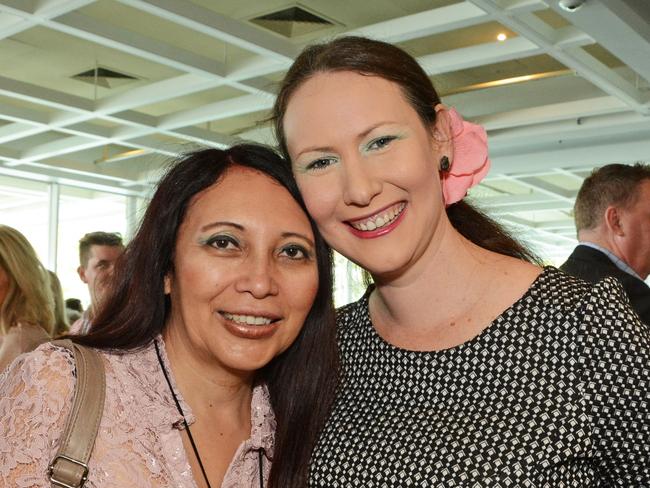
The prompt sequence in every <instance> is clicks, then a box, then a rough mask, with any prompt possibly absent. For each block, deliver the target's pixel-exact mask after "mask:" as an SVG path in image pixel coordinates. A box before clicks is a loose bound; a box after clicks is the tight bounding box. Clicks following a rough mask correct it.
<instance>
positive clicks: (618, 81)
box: [470, 0, 650, 113]
mask: <svg viewBox="0 0 650 488" xmlns="http://www.w3.org/2000/svg"><path fill="white" fill-rule="evenodd" d="M470 1H471V2H472V3H473V4H475V5H476V6H478V7H480V8H481V9H483V10H485V11H486V12H487V13H489V14H490V15H491V16H492V17H493V18H494V19H495V20H497V21H498V22H500V23H501V24H503V25H504V26H506V27H508V28H509V29H512V30H514V31H515V32H517V33H518V34H519V35H522V36H525V37H526V38H528V39H530V40H531V41H532V42H534V43H535V44H537V45H538V46H539V47H541V48H542V49H544V52H546V53H547V54H548V55H550V56H552V57H554V58H555V59H557V60H558V61H560V62H561V63H562V64H564V65H565V66H567V67H569V68H571V69H574V70H575V71H576V72H577V73H578V74H579V75H580V76H583V77H584V78H585V79H587V80H588V81H590V82H591V83H593V84H594V85H596V86H597V87H599V88H600V89H601V90H603V91H605V92H606V93H608V94H610V95H613V96H615V97H617V98H620V99H621V100H622V101H623V102H625V103H626V104H627V105H629V106H630V107H631V108H632V109H634V110H636V111H638V112H641V113H648V112H649V110H650V109H649V107H648V106H647V105H646V104H645V99H644V98H645V97H644V96H643V94H642V93H641V92H640V91H639V90H638V89H637V88H635V87H634V86H633V85H631V84H630V83H629V82H628V81H627V80H625V79H623V78H622V77H621V76H619V75H617V74H616V73H614V72H613V71H611V70H610V69H608V68H607V67H606V66H605V65H603V64H602V63H601V62H600V61H598V60H597V59H596V58H594V57H593V56H591V55H589V54H587V53H586V52H585V51H583V50H581V49H579V48H571V49H567V50H564V49H563V48H562V47H561V46H559V45H557V40H556V39H554V34H553V33H554V31H553V30H552V29H551V28H550V27H549V26H548V25H547V24H545V23H544V22H543V21H542V20H540V18H539V17H537V16H535V15H534V14H530V13H524V14H521V15H520V16H515V15H510V14H508V13H507V12H506V11H505V10H504V9H502V8H501V7H500V6H499V5H498V4H497V3H496V2H495V0H470Z"/></svg>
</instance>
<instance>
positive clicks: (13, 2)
mask: <svg viewBox="0 0 650 488" xmlns="http://www.w3.org/2000/svg"><path fill="white" fill-rule="evenodd" d="M95 1H96V0H41V1H39V2H30V3H31V4H32V5H34V4H36V9H33V10H32V11H31V12H29V13H30V14H31V15H29V16H28V17H27V18H25V16H24V15H23V13H24V12H25V11H24V10H23V9H24V7H25V6H26V5H28V3H27V2H25V1H24V0H22V1H20V0H4V1H3V3H4V4H5V5H6V6H7V7H11V9H12V10H13V12H14V13H6V12H5V13H3V14H0V39H6V38H7V37H11V36H15V35H16V34H19V33H20V32H23V31H25V30H27V29H31V28H32V27H34V26H35V25H38V24H39V23H42V22H44V21H46V20H51V19H53V18H56V17H58V16H59V15H63V14H66V13H68V12H72V11H74V10H77V9H79V8H81V7H85V6H86V5H89V4H91V3H94V2H95Z"/></svg>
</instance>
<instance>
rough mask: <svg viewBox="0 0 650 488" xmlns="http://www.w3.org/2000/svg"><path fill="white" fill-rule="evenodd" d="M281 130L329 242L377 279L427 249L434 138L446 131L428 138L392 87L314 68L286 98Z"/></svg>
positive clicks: (437, 196) (437, 193) (434, 204)
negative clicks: (314, 71) (313, 72)
mask: <svg viewBox="0 0 650 488" xmlns="http://www.w3.org/2000/svg"><path fill="white" fill-rule="evenodd" d="M435 130H436V131H438V130H442V131H444V130H446V129H444V128H440V129H439V128H436V129H435ZM284 134H285V136H286V140H287V147H288V150H289V154H290V157H291V160H292V166H293V170H294V174H295V176H296V180H297V182H298V186H299V187H300V191H301V193H302V195H303V198H304V200H305V203H306V205H307V208H308V210H309V212H310V214H311V215H312V217H313V218H314V220H315V221H316V223H317V224H318V227H319V229H320V231H321V232H322V234H323V236H324V237H325V239H326V240H327V241H328V243H329V244H330V245H331V246H332V247H333V248H334V249H336V250H337V251H339V252H340V253H342V254H343V255H345V256H346V257H348V258H350V259H351V260H353V261H355V262H357V263H358V264H360V265H361V266H363V267H364V268H366V269H367V270H368V271H370V273H372V274H373V275H374V276H375V277H381V276H382V275H395V274H398V275H399V274H401V273H403V272H404V271H406V270H407V269H408V268H409V267H410V266H411V265H412V264H413V263H415V262H417V261H418V259H419V258H420V257H421V256H422V255H423V254H424V253H425V252H426V251H427V250H428V249H431V248H432V247H433V246H435V244H434V235H435V233H436V230H437V229H438V228H439V226H440V225H442V222H443V219H441V215H443V214H444V205H443V204H442V196H441V188H440V181H439V177H438V165H439V161H440V157H441V156H442V155H443V154H450V152H449V150H450V148H449V147H448V146H446V145H445V144H444V143H442V144H438V143H437V142H436V141H437V140H448V139H449V137H448V134H446V133H445V134H440V137H436V140H434V138H433V137H432V134H433V132H432V130H431V129H430V128H428V127H425V125H424V124H423V123H422V121H421V119H420V118H419V116H418V114H417V112H416V111H415V110H414V109H413V108H412V107H411V105H410V104H409V103H408V102H407V101H406V99H405V98H404V96H403V94H402V91H401V90H400V88H399V86H398V85H396V84H395V83H392V82H390V81H387V80H384V79H382V78H379V77H374V76H363V75H359V74H357V73H353V72H329V73H319V74H317V75H315V76H313V77H312V78H310V79H309V80H308V81H306V82H305V83H303V84H302V85H301V86H300V87H299V88H298V89H297V90H296V91H295V92H294V94H293V95H292V97H291V99H290V100H289V103H288V106H287V110H286V114H285V117H284ZM445 151H447V152H445Z"/></svg>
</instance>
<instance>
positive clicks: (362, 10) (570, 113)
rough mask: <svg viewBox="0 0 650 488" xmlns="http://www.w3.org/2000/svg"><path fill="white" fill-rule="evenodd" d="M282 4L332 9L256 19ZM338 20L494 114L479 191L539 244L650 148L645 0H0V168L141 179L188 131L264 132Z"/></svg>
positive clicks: (60, 177) (481, 112) (39, 174)
mask: <svg viewBox="0 0 650 488" xmlns="http://www.w3.org/2000/svg"><path fill="white" fill-rule="evenodd" d="M292 7H300V8H301V9H302V10H303V11H306V12H308V13H310V14H313V15H316V16H319V17H321V18H322V19H324V20H326V21H328V22H329V24H316V23H310V22H301V21H294V22H291V21H289V20H287V21H278V20H270V21H266V22H264V21H255V22H253V19H255V18H258V17H260V16H264V15H267V14H273V13H274V12H278V11H282V10H284V9H288V8H292ZM273 29H275V31H274V30H273ZM278 32H280V33H278ZM281 33H282V34H281ZM343 33H353V34H360V35H366V36H370V37H374V38H378V39H382V40H386V41H389V42H393V43H397V44H399V45H401V46H402V47H404V48H405V49H407V50H408V51H409V52H411V53H412V54H413V55H415V56H416V57H417V58H418V60H419V61H420V63H421V64H422V66H423V67H424V68H425V70H426V71H427V72H428V73H429V74H430V76H431V77H432V79H433V81H434V83H435V84H436V86H437V87H438V88H439V91H440V92H441V94H442V95H443V101H444V102H445V103H447V104H448V105H453V106H455V107H457V109H458V110H459V111H460V112H461V113H462V114H463V115H464V116H465V117H466V118H468V119H470V120H473V121H476V122H479V123H481V124H483V125H484V126H485V127H486V128H487V130H488V134H489V138H490V154H491V158H492V162H493V168H492V171H491V173H490V175H489V177H488V178H487V179H486V181H485V182H484V183H483V184H482V185H480V186H479V187H478V188H477V189H475V191H473V193H472V197H473V198H475V200H476V201H477V202H479V204H480V205H481V206H482V207H483V208H484V209H485V210H487V211H489V212H491V213H493V214H494V215H495V216H497V217H498V218H499V219H501V220H502V221H504V222H508V223H510V224H512V225H513V226H514V228H515V229H516V231H517V233H518V234H520V235H521V236H522V237H524V238H525V239H527V240H528V241H529V242H531V243H532V244H533V246H534V247H535V248H536V249H537V250H538V251H539V252H540V253H541V254H543V255H544V256H545V257H547V258H548V259H549V260H558V259H561V258H562V257H564V256H565V255H566V254H567V252H568V251H569V250H570V249H571V248H572V247H573V245H574V243H575V241H574V229H573V220H572V218H571V214H570V212H571V208H572V205H573V199H574V197H575V194H576V191H577V189H578V188H579V186H580V184H581V181H582V179H583V178H584V177H585V175H587V174H588V173H589V171H590V170H591V168H593V167H595V166H600V165H602V164H606V163H610V162H634V161H637V160H646V161H647V160H650V1H649V0H586V1H585V2H584V5H583V6H582V7H581V8H580V9H579V10H577V11H575V12H572V13H568V12H565V11H564V10H562V9H561V8H560V7H559V6H558V1H557V0H465V1H454V0H302V1H300V2H292V1H287V0H266V1H261V0H193V1H190V0H1V1H0V174H7V175H18V176H28V177H30V178H33V179H42V180H47V181H60V182H64V183H67V184H75V185H78V186H88V187H92V188H108V189H111V191H115V192H121V193H136V194H138V193H141V194H146V193H147V191H148V189H149V188H150V183H151V181H152V180H153V179H155V177H156V175H157V174H158V171H159V168H160V167H161V165H164V162H165V161H166V159H167V158H168V157H169V156H172V155H174V154H177V153H178V152H180V151H183V150H186V149H187V148H188V147H191V146H192V145H195V144H201V145H210V146H218V147H219V146H224V145H227V144H230V143H232V142H234V141H237V140H240V139H253V140H256V141H260V142H268V143H272V142H273V139H272V136H271V133H270V131H269V128H268V124H267V123H266V122H265V119H266V117H267V116H268V109H269V108H270V106H271V104H272V102H273V97H274V90H275V85H276V83H277V81H278V80H279V79H281V77H282V74H283V72H284V71H285V70H286V69H287V67H288V66H289V65H290V63H291V61H292V59H293V58H294V57H295V56H296V54H297V53H298V52H299V51H300V49H301V48H302V47H303V46H305V45H306V44H309V43H311V42H315V41H318V40H320V39H324V38H330V37H333V36H335V35H340V34H343ZM499 33H504V34H506V36H507V39H506V40H505V41H503V42H499V41H497V39H496V37H497V34H499ZM96 68H100V71H98V72H97V76H94V70H95V69H96ZM105 70H110V71H114V72H117V73H120V74H121V75H122V77H117V78H112V77H110V76H109V77H105V76H103V75H104V74H106V71H105ZM88 71H90V72H91V74H90V76H86V77H85V78H78V77H77V78H75V77H74V76H75V75H78V74H80V73H84V72H88Z"/></svg>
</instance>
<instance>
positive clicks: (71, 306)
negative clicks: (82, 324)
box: [65, 298, 84, 324]
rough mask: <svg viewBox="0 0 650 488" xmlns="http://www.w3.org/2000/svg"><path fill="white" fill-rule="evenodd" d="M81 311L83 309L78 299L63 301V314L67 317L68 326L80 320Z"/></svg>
mask: <svg viewBox="0 0 650 488" xmlns="http://www.w3.org/2000/svg"><path fill="white" fill-rule="evenodd" d="M83 311H84V308H83V305H82V304H81V300H79V299H78V298H66V299H65V314H66V316H67V317H68V323H69V324H74V323H75V322H76V321H77V320H78V319H80V318H81V314H82V313H83Z"/></svg>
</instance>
